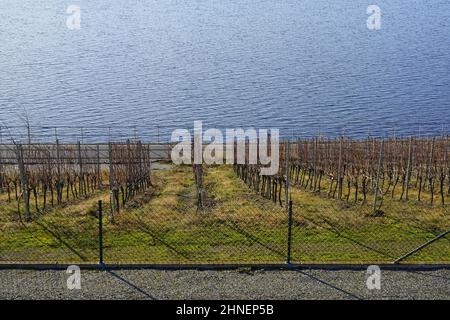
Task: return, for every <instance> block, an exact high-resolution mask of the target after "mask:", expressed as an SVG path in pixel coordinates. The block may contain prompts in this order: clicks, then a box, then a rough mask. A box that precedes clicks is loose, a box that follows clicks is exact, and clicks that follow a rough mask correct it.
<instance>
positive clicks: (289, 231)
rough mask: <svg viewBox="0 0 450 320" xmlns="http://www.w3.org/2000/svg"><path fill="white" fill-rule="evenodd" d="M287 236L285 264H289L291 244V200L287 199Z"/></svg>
mask: <svg viewBox="0 0 450 320" xmlns="http://www.w3.org/2000/svg"><path fill="white" fill-rule="evenodd" d="M288 208H289V209H288V217H289V220H288V237H287V259H286V264H291V246H292V200H290V201H289V207H288Z"/></svg>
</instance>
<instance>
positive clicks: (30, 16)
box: [0, 0, 450, 136]
mask: <svg viewBox="0 0 450 320" xmlns="http://www.w3.org/2000/svg"><path fill="white" fill-rule="evenodd" d="M75 2H76V4H78V5H80V7H81V30H69V29H68V28H67V27H66V16H67V13H66V9H67V6H68V5H70V4H72V3H75ZM369 4H372V1H347V0H335V1H329V0H282V1H280V0H261V1H253V0H229V1H222V0H221V1H218V0H209V1H208V0H197V1H181V0H178V1H174V0H172V1H169V0H159V1H152V0H149V1H144V0H127V1H109V0H96V1H83V0H78V1H72V2H71V1H60V0H55V1H51V0H45V1H44V0H22V1H18V0H1V1H0V119H1V120H2V123H3V126H5V125H7V126H9V127H10V128H13V127H14V126H15V125H20V124H23V120H20V117H19V115H20V114H22V113H23V110H26V111H27V113H28V115H29V117H30V122H31V124H33V125H35V126H40V125H44V126H48V127H51V126H55V125H57V126H62V127H66V128H65V129H59V130H65V132H64V133H66V134H73V135H77V134H79V129H76V128H75V127H77V126H83V127H85V128H86V132H87V133H86V134H87V135H89V134H91V136H94V135H96V134H100V133H105V132H106V130H107V129H106V128H107V127H109V126H113V127H116V128H118V127H119V126H123V129H121V130H122V131H128V130H129V131H131V130H132V129H131V128H132V127H133V126H137V127H138V130H140V132H139V135H143V136H145V135H148V134H149V132H148V131H149V130H154V129H146V128H155V126H158V127H159V130H160V134H161V135H164V134H167V133H169V132H171V130H172V129H174V128H179V127H182V128H183V127H192V125H193V120H203V121H204V126H208V127H239V126H243V127H249V126H254V127H280V128H290V129H285V130H284V131H283V133H284V134H285V135H290V134H292V133H294V134H295V135H299V134H302V135H307V134H308V135H309V134H316V133H318V132H320V133H326V134H333V135H336V134H342V133H344V134H350V135H354V136H362V135H366V134H367V133H371V134H378V135H384V134H393V133H394V132H395V133H397V134H417V133H419V132H422V133H426V134H438V133H441V132H442V131H443V130H444V131H445V132H448V131H449V130H450V75H449V73H450V2H449V1H448V0H431V1H422V0H412V1H400V0H390V1H387V0H386V1H384V0H380V1H377V4H378V5H379V6H380V8H381V10H382V28H381V30H379V31H373V30H368V29H367V27H366V19H367V16H368V15H367V14H366V8H367V6H368V5H369ZM11 130H12V129H11ZM114 130H117V129H114ZM34 134H36V135H39V134H40V133H39V132H35V133H34Z"/></svg>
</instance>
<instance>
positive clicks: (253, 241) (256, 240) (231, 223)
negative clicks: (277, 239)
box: [223, 221, 287, 259]
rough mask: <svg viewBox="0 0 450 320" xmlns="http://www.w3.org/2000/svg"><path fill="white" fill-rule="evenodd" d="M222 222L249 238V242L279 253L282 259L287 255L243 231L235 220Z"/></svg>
mask: <svg viewBox="0 0 450 320" xmlns="http://www.w3.org/2000/svg"><path fill="white" fill-rule="evenodd" d="M223 224H224V225H225V226H226V227H228V228H230V229H231V230H233V231H236V232H238V233H240V234H242V235H243V236H244V237H246V238H247V239H248V240H249V242H250V243H252V244H253V243H256V244H258V245H260V246H262V247H263V248H265V249H267V250H268V251H270V252H273V253H275V254H276V255H279V256H280V257H281V258H282V259H285V258H286V255H287V254H286V253H284V252H281V251H278V250H276V249H274V248H272V247H270V246H268V245H267V244H265V243H263V242H261V241H260V240H259V239H258V238H257V237H255V236H254V235H252V234H251V233H249V232H247V231H245V230H244V229H242V228H241V227H239V226H238V225H237V224H236V223H235V222H233V221H229V222H224V223H223ZM286 245H287V244H286Z"/></svg>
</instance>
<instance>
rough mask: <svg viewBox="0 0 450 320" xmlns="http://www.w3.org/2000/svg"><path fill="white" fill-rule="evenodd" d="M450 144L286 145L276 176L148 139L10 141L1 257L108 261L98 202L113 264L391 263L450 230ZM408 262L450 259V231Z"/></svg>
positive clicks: (1, 174)
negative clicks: (187, 157)
mask: <svg viewBox="0 0 450 320" xmlns="http://www.w3.org/2000/svg"><path fill="white" fill-rule="evenodd" d="M446 143H448V139H447V140H445V141H444V140H439V139H437V140H434V139H428V140H421V141H412V140H401V141H400V140H398V141H397V140H392V141H384V142H382V141H381V140H373V141H369V142H368V141H364V142H355V141H346V140H342V139H336V140H320V139H312V140H307V141H298V142H296V143H295V144H292V145H291V146H290V147H289V148H288V147H287V145H286V144H282V145H281V150H280V160H281V164H280V167H281V170H280V171H279V173H278V174H277V175H274V176H270V177H264V178H263V177H261V176H259V174H258V173H259V171H258V170H260V167H259V166H255V165H249V164H243V165H234V166H227V165H217V166H205V165H203V166H198V165H197V166H196V165H194V166H187V165H186V166H185V165H182V166H175V165H173V164H170V163H153V162H152V159H151V158H152V157H151V153H150V150H151V148H150V146H149V145H142V144H140V142H127V143H121V144H116V145H114V146H111V147H109V146H108V145H105V146H103V147H102V148H97V147H96V146H82V145H81V146H77V145H71V146H67V147H63V148H62V149H63V150H62V151H61V152H60V153H58V152H57V149H58V147H57V146H52V147H51V148H46V147H42V146H34V147H33V148H29V149H27V148H24V149H23V150H22V151H23V152H24V154H23V155H20V152H19V151H20V149H17V148H16V147H9V149H8V150H10V151H9V152H10V154H12V155H13V156H11V157H10V158H11V161H10V162H3V163H0V167H1V168H0V169H1V170H0V178H1V183H0V185H1V190H0V231H1V233H0V263H3V264H5V263H12V264H17V263H41V264H66V263H76V264H82V263H88V264H91V263H98V261H99V248H100V243H99V219H98V217H99V212H98V211H99V207H98V202H99V200H100V201H102V203H103V220H102V222H103V233H102V237H103V246H102V249H103V261H104V262H105V263H106V264H148V265H152V264H177V265H187V264H192V265H199V264H283V263H286V262H287V261H288V260H289V258H290V261H289V262H291V263H294V264H297V263H298V264H301V263H303V264H305V263H311V264H321V263H325V264H329V263H354V264H361V263H392V262H394V261H395V260H397V259H399V258H400V257H404V256H405V255H406V254H408V253H409V252H411V251H413V250H414V249H415V248H418V247H420V246H421V245H423V244H424V243H427V242H429V241H431V240H433V239H435V238H436V237H437V236H439V235H441V234H443V233H445V232H446V231H448V230H449V229H450V192H449V191H450V190H448V187H449V184H448V181H449V180H448V179H449V175H448V168H449V167H448V157H447V153H446V151H447V149H446V147H447V146H448V144H446ZM29 150H31V151H29ZM27 152H28V153H27ZM8 154H9V153H8ZM430 154H431V155H432V156H430ZM3 155H4V157H3V159H5V155H6V153H5V152H3ZM31 158H32V159H34V160H30V159H31ZM13 159H15V160H14V161H16V162H17V163H12V160H13ZM99 159H100V160H99ZM37 160H39V161H37ZM21 162H22V163H23V168H22V169H20V168H19V166H20V163H21ZM58 164H59V165H58ZM111 172H113V174H111ZM286 173H289V174H288V175H287V174H286ZM23 178H26V181H24V180H23ZM406 181H408V182H406ZM25 191H26V192H25ZM286 191H287V192H286ZM24 197H28V199H29V201H28V206H29V208H28V211H29V214H28V216H27V215H26V214H25V208H24V203H25V202H24ZM288 199H289V200H290V201H292V211H291V218H292V220H291V221H290V220H289V212H288V206H287V200H288ZM290 222H291V223H290ZM290 226H291V232H289V228H290ZM401 262H402V263H450V235H449V234H447V235H445V236H442V237H441V238H440V239H438V240H436V241H434V242H433V243H430V244H429V245H427V246H426V247H424V248H422V249H421V250H419V251H417V252H414V253H413V254H411V255H410V256H406V257H404V259H402V260H401Z"/></svg>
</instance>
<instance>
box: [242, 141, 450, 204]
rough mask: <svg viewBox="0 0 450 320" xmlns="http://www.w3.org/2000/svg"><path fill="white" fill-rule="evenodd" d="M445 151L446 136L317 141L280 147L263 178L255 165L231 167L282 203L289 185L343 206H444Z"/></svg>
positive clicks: (448, 184)
mask: <svg viewBox="0 0 450 320" xmlns="http://www.w3.org/2000/svg"><path fill="white" fill-rule="evenodd" d="M288 144H289V145H288ZM449 153H450V138H448V137H436V138H429V139H428V138H427V139H424V138H420V139H419V138H412V137H411V138H390V139H375V138H368V139H365V140H352V139H349V138H338V139H327V138H315V139H308V140H297V141H295V142H289V143H286V142H285V143H282V144H281V145H280V159H279V160H280V161H279V163H280V169H279V171H278V173H277V174H276V175H273V176H261V175H260V170H261V166H260V165H255V164H248V163H247V164H235V165H234V168H235V172H236V174H237V176H238V177H239V178H241V179H242V180H243V181H244V182H245V183H246V184H247V185H248V186H249V187H250V188H252V189H254V191H255V192H258V193H260V194H261V195H262V196H264V197H266V198H268V199H271V200H273V201H274V202H279V204H280V205H282V202H283V199H284V196H285V194H286V192H287V191H286V190H287V188H289V186H291V187H294V188H299V189H302V190H309V191H311V192H314V193H318V194H324V195H326V196H327V197H329V198H333V199H336V200H337V201H339V203H345V204H346V205H365V204H368V203H370V204H371V205H373V206H374V210H380V209H381V207H382V204H383V200H384V199H385V198H386V197H389V198H391V199H396V200H398V201H408V200H416V201H418V202H421V203H429V204H430V205H432V206H434V205H441V206H444V205H445V204H447V203H448V201H449V199H448V198H449V197H450V158H449Z"/></svg>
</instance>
